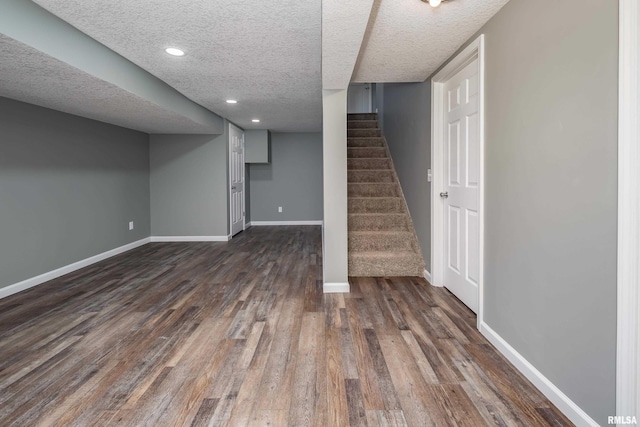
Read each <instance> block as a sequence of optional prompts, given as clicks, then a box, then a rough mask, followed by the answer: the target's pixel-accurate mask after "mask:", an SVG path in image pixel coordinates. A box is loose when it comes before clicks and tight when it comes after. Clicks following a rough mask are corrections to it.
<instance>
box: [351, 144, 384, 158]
mask: <svg viewBox="0 0 640 427" xmlns="http://www.w3.org/2000/svg"><path fill="white" fill-rule="evenodd" d="M385 157H387V150H386V149H385V148H382V147H380V148H377V147H376V148H368V147H367V148H347V158H349V159H380V158H385Z"/></svg>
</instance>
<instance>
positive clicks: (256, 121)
mask: <svg viewBox="0 0 640 427" xmlns="http://www.w3.org/2000/svg"><path fill="white" fill-rule="evenodd" d="M251 121H252V122H253V123H260V119H252V120H251Z"/></svg>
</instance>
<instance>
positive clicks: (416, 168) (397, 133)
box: [378, 82, 431, 271]
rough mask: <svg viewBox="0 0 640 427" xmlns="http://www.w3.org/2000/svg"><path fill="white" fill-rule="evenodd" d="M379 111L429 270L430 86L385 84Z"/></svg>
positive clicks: (422, 84) (423, 84)
mask: <svg viewBox="0 0 640 427" xmlns="http://www.w3.org/2000/svg"><path fill="white" fill-rule="evenodd" d="M381 86H382V85H378V88H380V87H381ZM379 110H380V109H379ZM382 111H383V115H381V117H382V121H384V123H385V128H384V135H385V138H386V139H387V144H388V145H389V151H391V157H393V164H394V166H395V168H396V172H397V174H398V178H399V179H400V184H401V186H402V191H403V193H404V197H405V199H406V200H407V206H408V207H409V212H410V213H411V219H412V220H413V225H414V227H415V230H416V234H417V236H418V241H419V242H420V248H421V249H422V254H423V256H424V260H425V263H426V265H427V270H429V271H431V184H430V183H429V182H427V169H429V168H430V167H431V83H430V82H425V83H397V84H389V83H387V84H385V85H384V103H383V108H382Z"/></svg>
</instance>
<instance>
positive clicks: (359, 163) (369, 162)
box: [347, 158, 393, 170]
mask: <svg viewBox="0 0 640 427" xmlns="http://www.w3.org/2000/svg"><path fill="white" fill-rule="evenodd" d="M355 169H388V170H392V169H393V166H392V164H391V159H389V158H386V159H385V158H381V159H347V170H355Z"/></svg>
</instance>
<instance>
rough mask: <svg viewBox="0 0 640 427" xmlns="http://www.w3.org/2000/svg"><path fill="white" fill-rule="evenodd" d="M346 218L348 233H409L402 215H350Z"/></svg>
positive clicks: (404, 217) (405, 218)
mask: <svg viewBox="0 0 640 427" xmlns="http://www.w3.org/2000/svg"><path fill="white" fill-rule="evenodd" d="M348 216H349V218H348V227H349V230H350V231H367V230H370V231H373V230H375V231H382V230H386V231H393V230H399V231H409V225H408V224H407V215H406V214H404V213H382V214H381V213H356V214H352V213H350V214H348Z"/></svg>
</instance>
